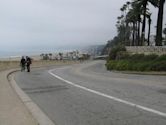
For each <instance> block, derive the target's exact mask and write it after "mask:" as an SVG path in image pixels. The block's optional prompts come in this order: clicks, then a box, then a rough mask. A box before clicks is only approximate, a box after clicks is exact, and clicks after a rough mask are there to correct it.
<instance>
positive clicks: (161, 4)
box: [156, 0, 165, 46]
mask: <svg viewBox="0 0 166 125" xmlns="http://www.w3.org/2000/svg"><path fill="white" fill-rule="evenodd" d="M164 3H165V0H159V10H158V18H157V30H156V46H162V30H163V10H164Z"/></svg>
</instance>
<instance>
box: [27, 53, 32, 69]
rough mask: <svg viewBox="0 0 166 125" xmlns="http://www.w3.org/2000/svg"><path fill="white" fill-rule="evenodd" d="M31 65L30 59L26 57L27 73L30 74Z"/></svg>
mask: <svg viewBox="0 0 166 125" xmlns="http://www.w3.org/2000/svg"><path fill="white" fill-rule="evenodd" d="M31 64H32V60H31V58H30V57H28V56H27V57H26V66H27V72H30V65H31Z"/></svg>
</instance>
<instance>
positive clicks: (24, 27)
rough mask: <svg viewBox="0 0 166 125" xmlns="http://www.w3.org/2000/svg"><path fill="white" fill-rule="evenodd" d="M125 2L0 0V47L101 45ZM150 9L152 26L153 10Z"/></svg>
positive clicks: (31, 47) (117, 0)
mask: <svg viewBox="0 0 166 125" xmlns="http://www.w3.org/2000/svg"><path fill="white" fill-rule="evenodd" d="M126 1H127V0H0V44H1V45H0V50H7V49H9V50H22V49H25V50H28V49H29V50H31V49H32V50H33V49H53V48H62V47H66V48H67V47H71V46H84V45H93V44H105V43H106V41H107V40H109V39H111V38H113V37H114V36H115V35H116V27H115V23H116V21H117V16H119V15H120V13H121V12H120V10H119V9H120V7H121V6H122V5H123V4H124V3H125V2H126ZM152 11H153V19H155V20H154V21H153V22H152V23H153V25H156V13H157V9H154V8H153V9H152ZM165 12H166V11H165ZM164 18H165V17H164ZM164 23H166V22H164ZM153 27H154V26H153ZM152 33H155V32H154V28H153V30H152Z"/></svg>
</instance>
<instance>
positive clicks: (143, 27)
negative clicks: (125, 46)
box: [141, 2, 147, 46]
mask: <svg viewBox="0 0 166 125" xmlns="http://www.w3.org/2000/svg"><path fill="white" fill-rule="evenodd" d="M146 5H147V2H145V3H144V5H143V8H144V13H143V15H144V17H143V24H142V34H141V46H142V45H143V44H144V42H145V26H146Z"/></svg>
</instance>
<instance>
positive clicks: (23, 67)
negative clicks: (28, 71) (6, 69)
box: [20, 56, 26, 72]
mask: <svg viewBox="0 0 166 125" xmlns="http://www.w3.org/2000/svg"><path fill="white" fill-rule="evenodd" d="M25 63H26V60H25V58H24V56H22V58H21V60H20V66H21V72H22V71H25Z"/></svg>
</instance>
